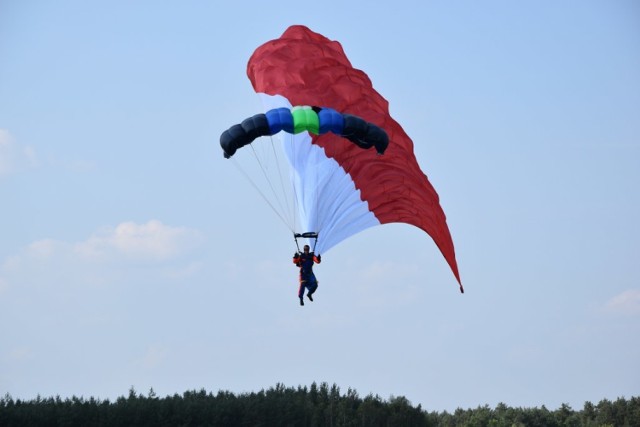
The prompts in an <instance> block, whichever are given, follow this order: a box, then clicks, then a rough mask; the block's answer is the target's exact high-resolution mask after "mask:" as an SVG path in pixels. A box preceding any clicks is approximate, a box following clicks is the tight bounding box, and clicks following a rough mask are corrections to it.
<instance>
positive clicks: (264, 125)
mask: <svg viewBox="0 0 640 427" xmlns="http://www.w3.org/2000/svg"><path fill="white" fill-rule="evenodd" d="M265 135H271V131H270V129H269V122H267V118H266V117H265V115H264V114H256V115H255V116H253V117H249V118H248V119H245V120H244V121H243V122H242V123H240V124H239V125H233V126H231V127H230V128H229V129H227V130H226V131H224V132H222V135H220V146H221V147H222V150H223V151H224V157H225V158H227V159H228V158H229V157H231V156H233V155H234V154H235V153H236V151H237V150H238V149H239V148H241V147H244V146H245V145H247V144H250V143H251V142H252V141H253V140H254V139H256V138H258V137H260V136H265Z"/></svg>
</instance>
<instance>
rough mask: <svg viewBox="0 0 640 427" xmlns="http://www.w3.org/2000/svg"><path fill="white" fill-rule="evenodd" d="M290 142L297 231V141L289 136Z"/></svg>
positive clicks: (294, 222) (294, 220)
mask: <svg viewBox="0 0 640 427" xmlns="http://www.w3.org/2000/svg"><path fill="white" fill-rule="evenodd" d="M287 139H288V141H287V143H289V144H291V153H292V155H291V157H292V158H293V161H292V163H293V164H292V166H293V167H292V168H291V174H292V176H291V189H292V192H293V210H292V211H291V213H292V215H293V228H294V230H295V228H296V224H297V221H298V219H299V218H298V190H297V188H296V179H295V174H296V173H297V170H298V169H297V164H296V160H297V158H298V157H297V156H296V144H295V139H294V137H293V135H291V134H289V137H288V138H287ZM297 245H298V239H296V246H297ZM299 250H300V248H298V251H299Z"/></svg>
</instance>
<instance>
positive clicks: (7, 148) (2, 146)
mask: <svg viewBox="0 0 640 427" xmlns="http://www.w3.org/2000/svg"><path fill="white" fill-rule="evenodd" d="M37 164H38V156H37V154H36V150H35V149H34V148H33V147H29V146H20V145H19V144H18V143H16V142H15V140H14V139H13V137H12V136H11V134H10V133H9V131H7V130H6V129H0V175H8V174H11V173H15V172H17V171H19V170H21V169H24V168H29V167H35V166H37Z"/></svg>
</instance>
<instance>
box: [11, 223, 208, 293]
mask: <svg viewBox="0 0 640 427" xmlns="http://www.w3.org/2000/svg"><path fill="white" fill-rule="evenodd" d="M201 240H202V238H201V235H200V233H199V232H198V231H196V230H193V229H189V228H186V227H172V226H169V225H165V224H163V223H162V222H160V221H157V220H152V221H149V222H147V223H144V224H136V223H134V222H124V223H121V224H119V225H117V226H115V227H105V228H103V229H101V230H99V231H98V232H96V233H94V234H92V235H91V236H90V237H88V238H87V239H86V240H84V241H80V242H65V241H60V240H53V239H42V240H38V241H35V242H33V243H31V244H29V245H27V246H26V247H25V248H23V249H22V250H21V251H19V252H18V253H17V254H15V255H12V256H9V257H7V258H5V259H4V261H3V262H1V263H0V295H2V294H6V293H7V290H8V289H10V288H11V287H13V286H14V285H17V284H28V285H29V286H38V287H40V288H42V287H46V285H47V284H53V285H55V286H59V284H61V283H65V284H67V286H74V284H75V285H76V286H85V285H87V284H93V285H98V286H100V285H104V284H105V283H108V282H112V281H117V280H119V279H118V278H120V279H121V278H123V277H129V278H131V277H133V275H134V274H143V275H144V276H147V277H148V276H149V275H161V276H162V277H164V278H167V279H170V280H176V279H182V278H185V277H188V276H189V275H192V274H195V273H196V272H197V271H198V269H199V267H200V264H199V263H198V262H196V261H194V260H192V259H188V258H181V257H182V256H183V255H185V254H187V253H188V252H189V250H191V249H193V248H195V246H197V244H198V243H199V242H200V241H201ZM140 266H142V267H145V266H146V267H148V268H143V269H140V268H138V267H140ZM129 267H133V268H134V269H133V270H131V269H130V268H129Z"/></svg>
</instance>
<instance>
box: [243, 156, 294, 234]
mask: <svg viewBox="0 0 640 427" xmlns="http://www.w3.org/2000/svg"><path fill="white" fill-rule="evenodd" d="M250 147H251V151H252V152H253V156H254V157H255V159H256V161H257V162H258V165H259V166H260V169H261V170H262V174H263V175H264V178H265V180H266V181H267V183H268V184H269V188H271V193H272V194H273V196H274V198H275V200H276V201H277V202H278V205H279V207H280V212H282V213H283V214H284V215H286V214H285V212H286V210H285V209H284V207H283V205H282V200H280V197H278V193H277V191H276V190H275V188H274V187H273V183H272V182H271V179H270V178H269V175H268V174H267V170H266V168H265V167H264V165H263V164H262V162H261V161H260V157H259V156H258V154H257V153H256V150H255V148H254V147H253V144H250ZM262 197H264V198H265V199H266V196H265V195H264V194H263V195H262ZM269 204H271V203H269ZM274 210H275V208H274ZM283 214H278V216H280V217H281V218H282V215H283ZM283 221H285V222H287V221H286V220H285V219H284V218H283ZM290 224H291V222H289V225H288V228H291V225H290Z"/></svg>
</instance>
